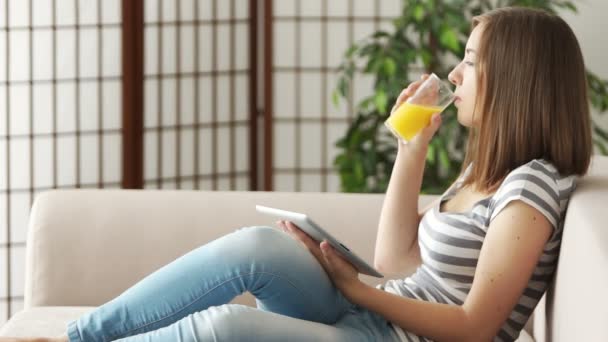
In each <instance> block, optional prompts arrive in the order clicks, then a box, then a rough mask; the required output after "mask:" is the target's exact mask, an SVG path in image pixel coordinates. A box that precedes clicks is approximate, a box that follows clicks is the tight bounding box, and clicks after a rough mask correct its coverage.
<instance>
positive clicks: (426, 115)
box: [385, 102, 442, 141]
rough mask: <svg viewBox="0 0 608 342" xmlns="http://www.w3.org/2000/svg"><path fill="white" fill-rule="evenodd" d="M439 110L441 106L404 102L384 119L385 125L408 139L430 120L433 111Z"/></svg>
mask: <svg viewBox="0 0 608 342" xmlns="http://www.w3.org/2000/svg"><path fill="white" fill-rule="evenodd" d="M441 111H442V108H441V107H437V106H422V105H417V104H412V103H408V102H405V103H403V104H402V105H401V106H399V108H397V110H396V111H395V112H394V113H393V114H392V115H391V116H390V117H389V118H388V120H386V122H385V125H387V126H388V127H389V129H391V131H392V132H393V134H397V135H399V136H400V137H401V138H403V139H404V140H406V141H409V140H411V139H412V138H413V137H414V136H415V135H416V134H418V132H420V130H422V129H423V128H424V127H426V126H427V125H428V124H429V123H430V122H431V116H433V114H434V113H440V112H441Z"/></svg>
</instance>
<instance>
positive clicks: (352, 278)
mask: <svg viewBox="0 0 608 342" xmlns="http://www.w3.org/2000/svg"><path fill="white" fill-rule="evenodd" d="M277 225H278V226H279V227H280V228H281V229H282V230H283V231H284V232H286V233H288V234H289V235H291V236H292V237H293V238H295V239H296V240H298V241H300V242H301V243H302V244H303V245H304V247H306V248H307V249H308V250H309V251H310V253H311V254H312V255H313V256H314V257H315V258H316V259H317V260H318V261H319V263H320V264H321V266H323V268H324V269H325V272H326V273H327V274H328V275H329V277H330V278H331V280H332V282H333V283H334V286H336V287H337V288H338V289H339V290H340V291H342V293H343V294H347V293H348V292H349V290H350V289H351V288H353V287H354V286H357V285H359V283H360V280H359V277H358V275H359V272H358V271H357V269H356V268H355V267H354V266H353V265H352V264H351V263H350V262H348V261H347V260H346V259H344V258H343V257H342V256H341V255H340V254H339V253H338V252H336V250H334V249H333V247H332V246H331V245H330V244H329V243H328V242H327V241H326V240H324V241H322V242H321V243H318V242H317V241H315V240H314V239H313V238H312V237H311V236H310V235H308V234H307V233H306V232H304V231H302V230H301V229H300V228H299V227H298V226H296V225H295V224H293V222H291V221H277Z"/></svg>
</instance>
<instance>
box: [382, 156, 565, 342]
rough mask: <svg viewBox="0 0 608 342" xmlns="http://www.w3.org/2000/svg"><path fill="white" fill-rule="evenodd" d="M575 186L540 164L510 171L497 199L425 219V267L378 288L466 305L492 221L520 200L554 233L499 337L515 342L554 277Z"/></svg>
mask: <svg viewBox="0 0 608 342" xmlns="http://www.w3.org/2000/svg"><path fill="white" fill-rule="evenodd" d="M470 170H471V165H469V167H468V168H467V169H466V170H465V172H464V173H463V175H462V176H461V177H459V178H458V179H457V180H456V182H455V183H454V186H452V187H451V188H450V189H448V190H447V191H446V192H445V193H444V194H443V195H442V196H441V200H440V202H441V203H443V202H445V201H447V200H448V199H450V198H452V197H453V196H454V195H455V194H456V192H457V191H458V189H459V187H460V185H461V184H462V182H463V180H464V177H465V176H466V175H467V174H468V173H469V172H470ZM575 187H576V176H575V175H570V176H561V175H560V174H559V172H558V171H557V169H556V168H555V167H554V166H553V165H552V164H551V163H549V162H547V161H545V160H543V159H535V160H532V161H531V162H529V163H527V164H525V165H522V166H520V167H518V168H516V169H515V170H513V171H511V172H510V173H509V174H508V175H507V177H506V178H505V180H504V181H503V183H502V184H501V185H500V187H499V188H498V190H497V191H496V192H495V193H494V195H492V196H490V197H487V198H484V199H482V200H480V201H478V202H476V203H475V204H474V205H473V207H472V208H471V210H470V211H468V212H462V213H453V212H440V210H439V208H440V205H441V203H440V204H439V205H436V206H434V207H433V208H432V209H430V210H428V211H427V212H426V213H425V214H424V216H423V217H422V220H421V221H420V225H419V227H418V244H419V246H420V256H421V260H422V263H421V265H420V266H419V267H418V269H417V270H416V272H415V273H414V274H412V275H411V276H409V277H407V278H405V279H397V280H388V281H387V282H385V283H384V285H382V284H381V285H378V286H377V287H378V288H380V289H383V290H385V291H387V292H391V293H394V294H397V295H400V296H406V297H410V298H415V299H419V300H424V301H429V302H435V303H444V304H456V305H461V304H463V303H464V301H465V299H466V297H467V294H468V293H469V290H470V289H471V286H472V284H473V276H474V275H475V268H476V265H477V261H478V259H479V252H480V250H481V246H482V245H483V242H484V238H485V235H486V232H487V230H488V227H489V225H490V222H491V221H492V220H493V219H494V218H495V217H496V215H498V213H500V211H501V210H502V209H503V208H504V207H505V206H506V205H507V204H508V203H509V202H511V201H513V200H521V201H523V202H525V203H527V204H529V205H531V206H532V207H534V208H536V209H537V210H539V211H540V212H541V213H542V214H543V215H544V216H546V217H547V219H548V220H549V222H551V224H552V225H553V227H554V229H553V233H552V234H551V236H550V238H549V240H548V242H547V243H546V245H545V247H544V250H543V254H542V256H541V258H540V260H539V262H538V264H537V265H536V268H535V270H534V273H533V275H532V277H531V278H530V281H529V282H528V286H527V287H526V289H525V291H524V292H523V294H522V296H521V297H520V298H519V301H518V303H517V305H516V306H515V307H514V309H513V311H512V312H511V314H510V315H509V318H508V319H507V321H506V322H504V324H503V326H502V327H501V329H500V331H499V332H498V334H497V335H496V337H495V338H494V341H514V340H516V339H517V337H518V336H519V332H520V331H521V330H522V329H523V327H524V325H525V324H526V321H527V320H528V317H530V315H531V314H532V311H533V310H534V308H535V307H536V304H537V303H538V301H539V300H540V298H541V297H542V295H543V293H544V292H545V290H546V288H547V285H548V283H549V282H550V280H551V278H552V276H553V273H554V270H555V267H556V263H557V257H558V254H559V248H560V242H561V236H562V228H563V219H564V214H565V212H566V207H567V205H568V199H569V197H570V194H571V193H572V191H573V190H574V188H575ZM393 328H394V329H395V331H396V332H397V334H398V335H399V336H400V337H401V340H402V341H430V339H429V338H425V337H423V336H417V335H415V334H413V333H410V332H407V331H404V330H403V329H401V328H400V327H398V326H397V325H396V324H393Z"/></svg>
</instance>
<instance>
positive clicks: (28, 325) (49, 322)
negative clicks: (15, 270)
mask: <svg viewBox="0 0 608 342" xmlns="http://www.w3.org/2000/svg"><path fill="white" fill-rule="evenodd" d="M93 309H95V307H93V306H38V307H33V308H30V309H25V310H22V311H20V312H18V313H16V314H15V315H14V316H13V317H11V319H10V320H9V321H8V322H7V323H6V324H5V325H4V326H3V327H2V328H1V329H0V336H13V337H25V336H49V337H50V336H59V335H62V334H65V332H66V328H67V325H68V323H69V322H71V321H73V320H74V319H76V318H78V317H80V316H82V315H84V314H85V313H87V312H89V311H91V310H93Z"/></svg>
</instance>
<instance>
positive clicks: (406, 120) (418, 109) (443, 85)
mask: <svg viewBox="0 0 608 342" xmlns="http://www.w3.org/2000/svg"><path fill="white" fill-rule="evenodd" d="M453 100H454V93H453V92H452V89H451V86H450V84H449V83H447V82H445V81H442V80H441V79H440V78H439V77H437V75H435V74H431V75H430V76H429V77H428V78H427V79H426V80H425V81H424V82H422V84H421V85H420V87H418V89H416V92H415V93H414V95H413V96H411V97H410V98H408V99H407V100H406V101H405V102H403V103H402V104H401V105H400V106H399V107H398V108H397V109H396V110H395V111H394V112H393V113H392V114H391V116H390V117H389V118H388V119H387V120H386V121H385V122H384V125H386V127H388V129H389V130H390V131H391V133H393V135H395V136H396V137H397V138H398V139H399V140H400V141H401V142H403V143H404V144H407V143H408V142H409V141H410V140H411V139H412V138H413V137H414V136H416V134H418V132H420V131H421V130H422V129H423V128H424V127H426V126H427V125H428V124H429V123H430V122H431V116H433V114H434V113H441V112H442V111H443V110H444V109H445V108H446V107H447V106H448V105H449V104H450V103H451V102H452V101H453Z"/></svg>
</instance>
